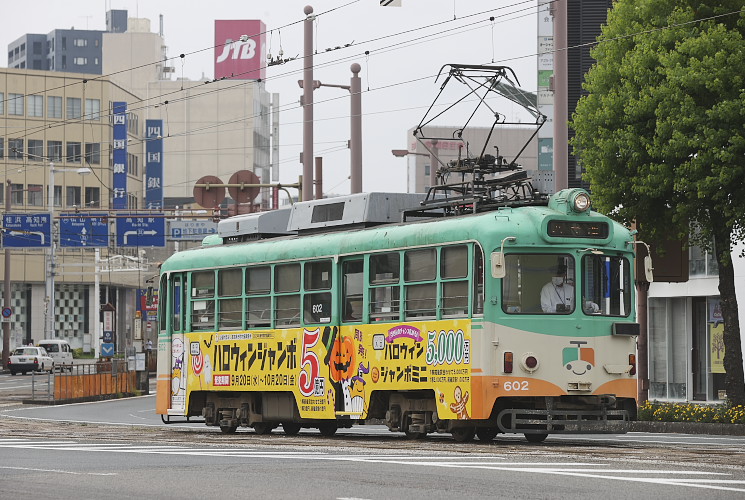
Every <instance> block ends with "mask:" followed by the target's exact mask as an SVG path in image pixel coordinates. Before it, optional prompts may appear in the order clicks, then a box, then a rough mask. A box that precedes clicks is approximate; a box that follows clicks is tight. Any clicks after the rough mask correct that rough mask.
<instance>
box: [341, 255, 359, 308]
mask: <svg viewBox="0 0 745 500" xmlns="http://www.w3.org/2000/svg"><path fill="white" fill-rule="evenodd" d="M363 269H364V261H363V260H362V259H357V260H348V261H346V262H344V263H343V264H342V302H341V303H342V307H343V310H342V321H345V322H355V321H361V320H362V304H363V299H362V297H363V295H362V291H363V289H364V283H363V280H364V274H363V272H364V271H363Z"/></svg>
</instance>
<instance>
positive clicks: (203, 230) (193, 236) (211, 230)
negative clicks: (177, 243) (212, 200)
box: [168, 220, 217, 241]
mask: <svg viewBox="0 0 745 500" xmlns="http://www.w3.org/2000/svg"><path fill="white" fill-rule="evenodd" d="M208 234H217V222H212V221H211V220H169V221H168V239H169V240H194V241H201V240H203V239H204V237H205V236H207V235H208Z"/></svg>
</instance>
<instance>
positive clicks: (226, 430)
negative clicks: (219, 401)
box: [220, 425, 238, 434]
mask: <svg viewBox="0 0 745 500" xmlns="http://www.w3.org/2000/svg"><path fill="white" fill-rule="evenodd" d="M220 430H221V431H222V433H223V434H235V431H236V430H238V426H237V425H221V426H220Z"/></svg>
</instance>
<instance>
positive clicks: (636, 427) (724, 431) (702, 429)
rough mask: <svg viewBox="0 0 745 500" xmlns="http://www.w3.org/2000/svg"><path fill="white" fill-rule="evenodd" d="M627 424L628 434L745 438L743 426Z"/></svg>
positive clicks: (698, 423)
mask: <svg viewBox="0 0 745 500" xmlns="http://www.w3.org/2000/svg"><path fill="white" fill-rule="evenodd" d="M629 423H630V426H629V432H655V433H675V434H708V435H710V436H745V424H718V423H702V422H641V421H634V422H629Z"/></svg>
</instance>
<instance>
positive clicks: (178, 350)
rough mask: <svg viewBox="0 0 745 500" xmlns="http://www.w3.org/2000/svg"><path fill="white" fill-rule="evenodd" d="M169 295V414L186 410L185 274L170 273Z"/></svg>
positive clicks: (182, 413) (179, 413) (182, 412)
mask: <svg viewBox="0 0 745 500" xmlns="http://www.w3.org/2000/svg"><path fill="white" fill-rule="evenodd" d="M170 284H171V289H170V290H169V295H170V297H171V302H170V311H169V313H170V314H169V317H170V318H171V356H170V366H171V406H170V410H169V411H168V414H169V415H184V412H185V410H186V372H187V369H186V368H187V367H186V365H185V360H186V355H185V352H184V351H185V349H184V344H185V339H184V331H185V328H186V314H185V308H186V300H185V297H186V275H185V274H175V275H171V280H170Z"/></svg>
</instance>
